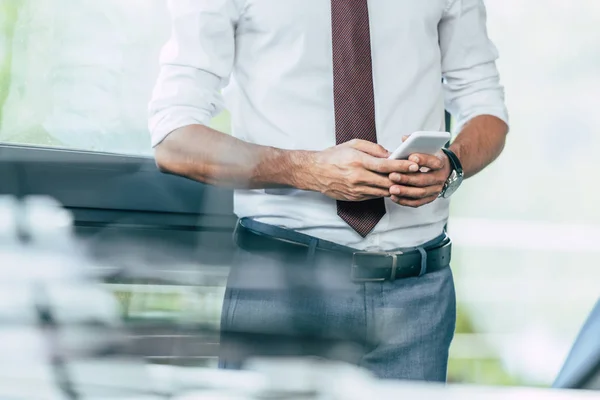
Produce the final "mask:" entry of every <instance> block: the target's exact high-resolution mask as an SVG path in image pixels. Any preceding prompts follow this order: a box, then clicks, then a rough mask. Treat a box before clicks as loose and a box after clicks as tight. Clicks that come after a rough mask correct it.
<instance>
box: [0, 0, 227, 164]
mask: <svg viewBox="0 0 600 400" xmlns="http://www.w3.org/2000/svg"><path fill="white" fill-rule="evenodd" d="M169 30H170V21H169V18H168V12H167V7H166V1H165V0H128V1H119V0H102V1H98V0H78V1H69V0H36V1H28V0H22V1H17V0H9V1H2V2H1V3H0V142H9V143H20V144H33V145H41V146H58V147H66V148H74V149H83V150H91V151H108V152H119V153H131V154H149V153H150V152H151V149H150V144H149V143H150V139H149V134H148V132H147V127H146V126H147V122H146V115H147V113H146V109H147V104H148V100H149V98H150V94H151V91H152V87H153V85H154V81H155V79H156V76H157V73H158V54H159V51H160V48H161V46H162V45H163V43H164V42H165V41H166V40H167V38H168V35H169ZM216 126H217V127H219V128H221V129H222V130H228V124H227V117H226V116H224V117H220V118H219V119H218V120H217V121H216Z"/></svg>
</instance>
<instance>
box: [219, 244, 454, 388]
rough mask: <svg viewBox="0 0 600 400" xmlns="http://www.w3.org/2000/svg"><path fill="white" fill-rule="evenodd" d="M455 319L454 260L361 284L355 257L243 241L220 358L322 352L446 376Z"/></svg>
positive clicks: (385, 372)
mask: <svg viewBox="0 0 600 400" xmlns="http://www.w3.org/2000/svg"><path fill="white" fill-rule="evenodd" d="M340 264H343V265H340ZM455 324H456V297H455V292H454V281H453V277H452V272H451V269H450V268H449V267H448V268H444V269H442V270H440V271H437V272H433V273H427V274H425V275H423V276H421V277H417V278H408V279H400V280H396V281H394V282H390V281H388V282H377V283H354V282H352V281H351V279H350V265H347V263H340V259H339V256H338V257H336V255H335V254H333V253H332V254H328V255H319V256H317V257H314V256H311V255H308V254H300V255H299V254H294V255H288V254H272V253H269V254H256V253H248V252H246V251H244V250H238V251H237V254H236V255H235V262H234V265H233V267H232V271H231V274H230V276H229V281H228V287H227V290H226V293H225V301H224V304H223V313H222V321H221V328H222V337H221V356H220V359H219V365H220V367H221V368H227V369H238V368H242V367H243V363H244V362H245V361H247V360H248V359H249V358H251V357H255V356H317V357H323V358H327V359H335V360H343V361H346V362H350V363H354V364H357V365H360V366H362V367H365V368H367V369H368V370H370V371H372V372H373V373H374V374H375V375H376V376H378V377H380V378H386V379H408V380H424V381H438V382H443V381H445V380H446V371H447V365H448V349H449V347H450V342H451V341H452V338H453V335H454V328H455Z"/></svg>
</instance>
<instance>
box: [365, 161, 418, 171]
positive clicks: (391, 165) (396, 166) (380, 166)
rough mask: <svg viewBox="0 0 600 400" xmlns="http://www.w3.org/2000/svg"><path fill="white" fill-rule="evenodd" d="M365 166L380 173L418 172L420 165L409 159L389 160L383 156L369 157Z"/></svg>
mask: <svg viewBox="0 0 600 400" xmlns="http://www.w3.org/2000/svg"><path fill="white" fill-rule="evenodd" d="M364 166H365V168H367V169H369V170H371V171H374V172H378V173H380V174H390V173H392V172H404V173H409V172H417V171H418V170H419V165H418V164H417V163H415V162H412V161H409V160H388V159H387V158H386V159H383V158H368V159H365V160H364Z"/></svg>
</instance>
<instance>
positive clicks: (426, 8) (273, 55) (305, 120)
mask: <svg viewBox="0 0 600 400" xmlns="http://www.w3.org/2000/svg"><path fill="white" fill-rule="evenodd" d="M330 1H331V0H169V5H170V11H171V14H172V20H173V27H172V36H171V39H170V40H169V42H168V43H167V44H166V45H165V47H164V49H163V51H162V55H161V60H160V61H161V72H160V75H159V78H158V82H157V84H156V87H155V90H154V95H153V99H152V101H151V104H150V121H149V126H150V130H151V133H152V145H153V146H156V145H157V144H159V143H160V142H161V141H162V140H163V139H164V138H165V137H166V136H167V135H168V134H169V133H170V132H172V131H173V130H175V129H177V128H180V127H183V126H187V125H191V124H205V125H207V124H209V123H210V121H211V118H212V117H213V116H215V115H216V114H217V113H219V112H220V111H221V110H222V109H223V108H224V107H226V108H227V109H229V110H230V111H231V115H232V133H233V135H234V136H235V137H237V138H239V139H242V140H245V141H247V142H252V143H257V144H261V145H267V146H274V147H278V148H283V149H304V150H322V149H325V148H327V147H330V146H334V145H335V119H334V109H333V104H334V103H333V62H332V40H331V3H330ZM333 1H336V0H333ZM369 18H370V24H371V46H372V57H373V79H374V90H375V111H376V125H377V137H378V142H379V143H380V144H381V145H383V146H384V147H385V148H387V149H388V150H390V151H392V150H394V149H395V148H396V147H397V146H398V145H399V144H400V143H401V140H402V136H403V135H406V134H409V133H412V132H414V131H419V130H434V131H435V130H444V129H445V124H444V108H446V109H448V110H449V111H450V112H451V113H452V114H453V116H454V117H455V119H456V121H457V124H456V125H457V127H456V130H457V131H460V129H461V127H462V126H463V125H464V124H465V123H466V122H468V121H469V120H470V119H472V118H473V117H475V116H477V115H482V114H486V115H493V116H496V117H498V118H500V119H502V120H504V121H507V112H506V108H505V105H504V90H503V88H502V86H501V85H500V83H499V76H498V71H497V69H496V65H495V60H496V59H497V51H496V48H495V47H494V45H493V44H492V43H491V42H490V40H489V38H488V35H487V31H486V12H485V7H484V4H483V0H427V1H423V0H369ZM442 77H443V81H442ZM222 89H223V90H222ZM198 140H202V138H198ZM386 208H387V213H386V215H385V216H384V217H383V219H382V220H381V221H380V222H379V224H378V225H377V226H376V227H375V229H374V230H373V232H372V233H371V234H369V235H368V236H367V237H366V238H362V237H361V236H360V235H358V234H357V233H356V232H355V231H354V230H352V228H350V227H349V226H348V225H346V223H345V222H344V221H343V220H342V219H341V218H339V217H338V215H337V211H336V202H335V200H333V199H330V198H328V197H326V196H324V195H322V194H320V193H315V192H307V191H300V190H293V189H286V190H237V191H236V192H235V213H236V214H237V215H238V216H239V217H254V218H255V219H257V220H259V221H261V222H265V223H268V224H274V225H279V226H283V227H287V228H290V229H295V230H298V231H301V232H304V233H307V234H309V235H313V236H316V237H319V238H323V239H327V240H331V241H334V242H337V243H342V244H345V245H350V246H353V247H356V248H360V249H380V250H390V249H395V248H400V247H408V246H416V245H419V244H422V243H424V242H426V241H428V240H430V239H432V238H434V237H435V236H437V235H439V234H441V233H442V231H443V227H444V225H445V223H446V221H447V218H448V208H449V201H448V200H446V199H438V200H436V201H434V202H433V203H431V204H429V205H426V206H423V207H420V208H417V209H414V208H408V207H402V206H399V205H397V204H395V203H393V202H392V201H391V200H389V199H386Z"/></svg>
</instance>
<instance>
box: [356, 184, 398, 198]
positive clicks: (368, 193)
mask: <svg viewBox="0 0 600 400" xmlns="http://www.w3.org/2000/svg"><path fill="white" fill-rule="evenodd" d="M357 191H358V196H360V198H359V200H366V198H372V199H375V198H379V197H390V191H389V190H388V189H382V188H376V187H371V186H362V187H359V188H357ZM365 197H366V198H365Z"/></svg>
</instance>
